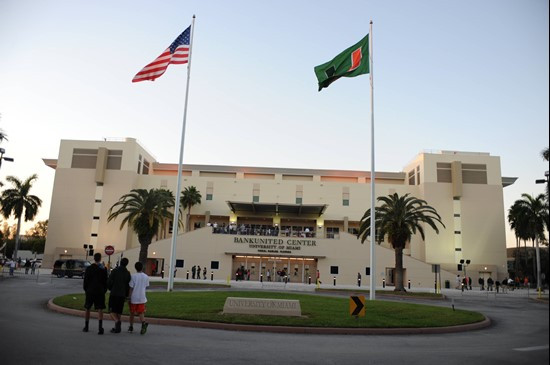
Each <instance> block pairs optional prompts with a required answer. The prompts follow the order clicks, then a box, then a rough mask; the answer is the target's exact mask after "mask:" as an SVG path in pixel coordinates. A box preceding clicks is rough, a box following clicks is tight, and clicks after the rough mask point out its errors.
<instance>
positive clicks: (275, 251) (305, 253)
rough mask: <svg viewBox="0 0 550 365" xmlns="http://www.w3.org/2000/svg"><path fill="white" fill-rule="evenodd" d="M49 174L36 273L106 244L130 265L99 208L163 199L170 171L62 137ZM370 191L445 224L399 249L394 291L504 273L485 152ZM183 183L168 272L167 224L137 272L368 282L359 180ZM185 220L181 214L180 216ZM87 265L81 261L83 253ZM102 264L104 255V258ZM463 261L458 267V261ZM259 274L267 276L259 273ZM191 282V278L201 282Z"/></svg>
mask: <svg viewBox="0 0 550 365" xmlns="http://www.w3.org/2000/svg"><path fill="white" fill-rule="evenodd" d="M44 163H45V164H46V165H47V166H49V167H51V168H53V169H55V180H54V187H53V192H52V201H51V210H50V216H49V227H48V236H47V240H46V247H45V252H44V263H43V265H44V266H45V267H51V265H52V264H53V262H54V260H57V259H63V258H79V259H84V258H86V257H87V252H86V250H85V249H84V244H86V245H92V246H93V248H94V250H95V252H101V253H103V252H104V249H105V247H106V246H113V247H114V248H115V253H114V254H113V256H111V261H112V262H111V265H112V266H113V265H114V264H115V262H116V261H118V260H119V259H120V257H121V256H124V257H127V258H129V259H130V262H131V263H132V262H134V261H137V259H138V256H139V242H138V239H137V235H136V234H135V233H134V232H133V231H132V229H131V228H129V227H128V226H124V227H123V228H122V229H120V222H121V219H122V218H117V219H116V220H114V221H111V222H107V217H108V213H107V212H108V211H109V208H110V207H111V206H113V204H114V203H116V202H117V201H118V200H119V198H120V197H121V196H123V195H124V194H127V193H129V192H130V190H131V189H152V188H163V189H168V190H171V191H172V192H174V195H175V189H176V183H177V171H178V165H177V163H166V162H160V161H156V160H155V158H154V157H153V156H152V154H151V153H149V152H148V151H147V150H146V149H145V148H144V147H143V146H141V145H140V144H139V143H138V142H137V141H136V140H135V139H132V138H126V139H125V140H121V141H80V140H62V141H61V143H60V149H59V155H58V158H57V159H44ZM375 178H376V180H375V184H376V195H377V196H387V195H389V194H393V193H398V194H399V195H403V194H407V193H409V194H411V195H412V196H415V197H417V198H419V199H424V200H426V201H427V203H428V204H429V205H431V206H433V207H434V208H436V209H437V212H438V213H439V214H440V215H441V218H442V221H443V223H444V224H445V226H446V228H442V229H441V230H440V233H439V234H436V233H435V232H434V231H433V230H432V229H430V228H429V227H426V229H425V232H426V236H425V240H422V238H421V237H420V235H415V236H413V238H412V239H411V241H410V242H409V243H408V244H407V247H406V249H405V250H404V257H403V265H404V269H405V270H404V279H405V283H408V281H409V280H410V282H411V285H413V286H414V287H424V288H433V287H434V279H435V277H436V275H435V274H434V271H438V270H437V266H435V265H439V271H440V278H441V279H442V280H449V281H450V283H451V285H452V286H454V285H455V284H454V283H455V278H456V275H457V274H461V275H463V274H464V270H467V276H470V277H472V278H473V279H474V280H473V281H474V282H477V278H478V277H484V278H485V279H487V278H488V277H489V276H491V277H492V278H493V279H495V280H497V279H502V278H504V277H505V276H507V271H506V270H507V267H506V239H505V217H504V206H503V188H504V187H506V186H507V185H510V184H513V182H514V181H515V178H507V177H502V176H501V171H500V158H499V157H497V156H491V155H490V154H488V153H477V152H476V153H474V152H457V151H440V152H431V153H426V152H424V153H420V154H419V155H417V156H416V157H415V158H414V159H413V160H412V161H411V162H409V163H408V164H407V165H406V166H405V167H404V168H403V170H402V171H390V172H386V171H377V172H376V174H375ZM189 186H194V187H196V189H197V190H198V191H199V192H200V193H201V195H202V199H201V203H200V204H198V205H195V206H193V207H192V209H191V216H190V224H189V227H186V228H185V229H180V232H179V235H178V237H177V245H176V265H175V268H170V267H169V265H170V251H171V236H172V222H166V223H165V224H164V226H163V227H162V228H161V230H160V231H159V233H158V234H157V236H156V237H155V238H154V239H153V242H152V244H151V245H150V246H149V250H148V258H147V265H146V269H145V271H146V273H147V274H149V275H153V276H155V275H161V274H162V273H163V272H166V273H168V272H174V271H175V272H176V277H177V278H186V275H187V271H191V268H192V267H193V266H200V267H201V271H202V270H204V268H206V269H207V278H208V280H210V279H211V278H213V279H215V280H227V279H228V278H231V279H235V273H236V271H237V269H239V268H244V269H245V272H248V271H249V272H250V274H249V280H255V281H258V280H260V279H262V280H264V281H265V280H267V276H268V275H269V276H270V279H271V280H273V281H276V280H280V279H281V278H280V277H278V275H277V273H278V272H279V273H282V272H284V273H286V274H287V275H288V279H289V280H290V282H299V283H300V282H301V283H307V282H309V277H312V278H313V279H312V280H313V282H315V277H316V275H317V271H319V275H320V280H321V281H323V282H324V283H330V284H332V283H333V281H334V280H336V281H337V283H338V284H343V285H356V284H357V277H358V274H361V277H362V280H363V283H364V284H367V283H368V282H369V280H368V279H369V275H370V243H369V242H368V241H365V244H361V242H360V240H358V239H357V236H356V233H357V231H358V228H359V225H360V219H361V217H362V216H363V214H364V213H365V211H366V210H367V209H368V208H369V207H370V172H366V171H349V170H314V169H291V168H268V167H249V166H216V165H183V171H182V187H181V188H182V190H183V189H184V188H185V187H189ZM186 213H187V212H185V213H184V215H183V217H182V218H183V220H185V216H186ZM88 258H89V257H88ZM104 259H105V262H107V257H106V256H104ZM375 259H376V266H375V269H376V282H377V285H378V286H381V285H382V282H383V281H384V282H385V284H386V285H388V286H391V285H392V284H393V283H394V266H395V255H394V251H393V250H392V249H391V247H390V245H389V243H388V242H387V241H386V242H383V243H382V244H381V245H376V248H375ZM461 260H464V262H468V261H466V260H469V264H468V265H463V266H462V268H460V267H458V264H459V263H460V262H461ZM268 271H269V274H268ZM201 278H202V275H201Z"/></svg>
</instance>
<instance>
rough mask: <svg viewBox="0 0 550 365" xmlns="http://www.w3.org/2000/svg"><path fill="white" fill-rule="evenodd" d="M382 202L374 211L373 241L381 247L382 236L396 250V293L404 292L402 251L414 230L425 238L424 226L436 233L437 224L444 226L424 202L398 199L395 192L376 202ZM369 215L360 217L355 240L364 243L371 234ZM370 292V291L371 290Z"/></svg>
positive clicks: (401, 197)
mask: <svg viewBox="0 0 550 365" xmlns="http://www.w3.org/2000/svg"><path fill="white" fill-rule="evenodd" d="M377 200H378V201H381V202H383V204H382V206H380V207H376V208H375V225H376V241H377V242H378V244H380V243H381V242H382V241H383V240H384V237H386V236H387V237H388V241H389V243H390V244H391V246H392V247H393V249H394V251H395V291H402V292H404V291H406V290H405V287H404V285H403V249H404V248H405V246H406V244H407V242H410V240H411V237H412V235H413V234H416V231H418V233H420V236H421V237H422V239H424V226H423V223H425V224H427V225H429V226H430V227H432V229H433V230H434V231H435V232H436V233H439V229H438V228H437V225H436V223H440V224H441V225H442V226H443V227H445V225H444V224H443V222H442V221H441V217H440V216H439V214H438V213H437V211H436V210H435V209H434V208H432V207H430V206H429V205H427V203H426V201H424V200H421V199H417V198H415V197H412V196H409V194H405V195H403V196H399V195H398V194H397V193H394V194H393V195H388V196H381V197H379V198H378V199H377ZM370 215H371V210H370V209H368V210H367V211H366V212H365V214H364V215H363V218H361V226H360V228H359V233H358V234H357V237H358V238H360V239H361V243H364V242H365V240H366V239H367V237H369V236H370V235H371V232H370ZM371 290H373V289H371Z"/></svg>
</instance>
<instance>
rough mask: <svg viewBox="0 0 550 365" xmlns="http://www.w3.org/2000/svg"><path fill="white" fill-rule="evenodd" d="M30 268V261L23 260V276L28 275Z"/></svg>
mask: <svg viewBox="0 0 550 365" xmlns="http://www.w3.org/2000/svg"><path fill="white" fill-rule="evenodd" d="M30 268H31V260H29V259H27V260H25V275H27V274H28V273H29V270H30Z"/></svg>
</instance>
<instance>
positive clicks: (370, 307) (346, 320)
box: [54, 291, 484, 328]
mask: <svg viewBox="0 0 550 365" xmlns="http://www.w3.org/2000/svg"><path fill="white" fill-rule="evenodd" d="M229 296H231V297H250V298H275V299H297V300H299V301H300V305H301V308H302V315H303V316H302V317H300V318H295V317H276V316H257V315H233V314H232V315H224V314H221V312H222V310H223V305H224V303H225V299H226V298H227V297H229ZM147 298H148V303H147V313H146V316H147V317H158V318H176V319H186V320H193V321H205V322H223V323H239V324H257V325H273V326H310V327H364V328H400V327H401V328H422V327H444V326H453V325H459V324H466V323H474V322H479V321H482V320H483V319H484V317H483V315H481V314H480V313H477V312H470V311H464V310H456V311H453V310H452V309H451V308H450V305H449V308H446V307H445V308H443V307H434V306H427V305H420V304H410V303H403V302H387V301H380V300H375V301H373V302H371V301H368V300H367V302H366V316H365V317H362V318H361V317H360V318H355V317H352V316H350V315H349V298H341V297H340V298H333V297H326V296H317V295H308V294H290V293H274V292H263V291H262V292H252V291H243V292H238V291H215V292H148V293H147ZM54 303H55V304H57V305H60V306H63V307H68V308H74V309H83V306H84V294H69V295H65V296H61V297H57V298H55V299H54ZM125 314H128V313H127V308H125Z"/></svg>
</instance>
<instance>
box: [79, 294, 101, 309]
mask: <svg viewBox="0 0 550 365" xmlns="http://www.w3.org/2000/svg"><path fill="white" fill-rule="evenodd" d="M92 305H93V306H94V308H95V309H105V293H86V301H85V302H84V308H86V309H91V308H92Z"/></svg>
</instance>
